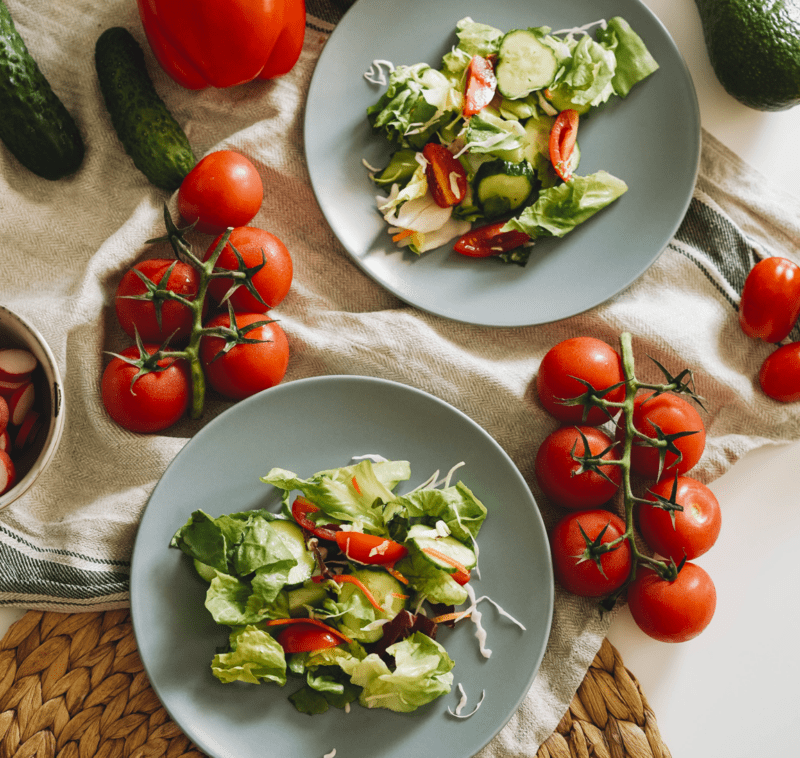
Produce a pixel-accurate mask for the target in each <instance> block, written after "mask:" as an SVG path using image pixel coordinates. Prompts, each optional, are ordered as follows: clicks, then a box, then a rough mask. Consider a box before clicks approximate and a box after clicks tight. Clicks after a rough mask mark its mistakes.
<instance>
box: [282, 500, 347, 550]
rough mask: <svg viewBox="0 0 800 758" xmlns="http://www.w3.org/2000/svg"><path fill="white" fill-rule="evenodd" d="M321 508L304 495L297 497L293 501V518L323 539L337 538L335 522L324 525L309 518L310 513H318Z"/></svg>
mask: <svg viewBox="0 0 800 758" xmlns="http://www.w3.org/2000/svg"><path fill="white" fill-rule="evenodd" d="M318 510H319V508H317V506H316V505H314V503H312V502H311V501H309V500H306V499H305V498H304V497H297V498H296V499H295V501H294V502H293V503H292V518H293V519H294V520H295V521H296V522H297V523H298V525H299V526H301V527H303V529H305V530H306V531H308V532H311V534H313V535H314V536H315V537H319V538H320V539H322V540H335V539H336V532H337V531H338V527H336V526H335V525H333V524H327V525H326V526H323V525H321V524H317V523H315V522H314V521H312V520H311V519H310V518H308V515H307V514H309V513H316V512H317V511H318Z"/></svg>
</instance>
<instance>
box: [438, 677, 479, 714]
mask: <svg viewBox="0 0 800 758" xmlns="http://www.w3.org/2000/svg"><path fill="white" fill-rule="evenodd" d="M458 689H459V692H461V699H460V700H459V701H458V705H457V706H456V709H455V710H454V711H451V710H450V708H449V707H448V708H447V712H448V713H449V714H450V715H451V716H455V717H456V718H459V719H468V718H469V717H470V716H472V715H474V714H475V712H476V711H477V710H478V708H480V707H481V704H482V703H483V699H484V698H485V697H486V690H482V691H481V697H480V700H478V703H477V705H476V706H475V707H474V708H473V709H472V710H471V711H470V712H469V713H464V714H462V713H461V711H463V710H464V706H466V704H467V693H466V692H465V691H464V687H463V686H462V685H461V682H459V683H458Z"/></svg>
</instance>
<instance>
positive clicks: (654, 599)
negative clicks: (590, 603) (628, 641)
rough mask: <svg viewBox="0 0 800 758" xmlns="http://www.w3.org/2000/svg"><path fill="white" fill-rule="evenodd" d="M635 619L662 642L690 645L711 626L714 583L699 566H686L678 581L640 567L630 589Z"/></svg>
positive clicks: (630, 603)
mask: <svg viewBox="0 0 800 758" xmlns="http://www.w3.org/2000/svg"><path fill="white" fill-rule="evenodd" d="M628 607H629V608H630V611H631V615H632V616H633V620H634V621H635V622H636V624H637V625H638V627H639V628H640V629H641V630H642V631H643V632H644V633H645V634H647V635H648V636H650V637H652V638H653V639H656V640H660V641H661V642H686V641H687V640H690V639H692V638H693V637H696V636H697V635H698V634H700V632H702V631H703V630H704V629H705V628H706V627H707V626H708V625H709V624H710V623H711V619H712V617H713V616H714V611H715V610H716V607H717V590H716V588H715V587H714V582H713V581H712V579H711V577H710V576H709V575H708V573H707V572H706V571H705V569H703V568H701V567H700V566H698V565H697V564H695V563H689V562H687V563H685V564H684V565H683V567H682V568H681V570H680V572H679V573H678V577H677V579H675V580H674V581H671V582H670V581H667V580H666V579H662V578H661V577H660V576H659V575H658V574H657V573H656V572H655V571H654V570H653V569H651V568H639V569H638V573H637V576H636V579H634V581H633V582H631V585H630V587H628Z"/></svg>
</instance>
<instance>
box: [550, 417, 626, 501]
mask: <svg viewBox="0 0 800 758" xmlns="http://www.w3.org/2000/svg"><path fill="white" fill-rule="evenodd" d="M581 433H583V435H584V437H586V441H587V442H588V445H589V454H590V455H592V456H599V455H600V453H602V452H603V451H604V450H606V449H607V448H611V449H610V450H608V452H606V453H605V454H604V455H603V460H615V461H616V460H619V453H618V452H617V450H616V449H615V448H613V447H612V446H613V444H614V440H613V439H611V437H609V436H608V435H607V434H606V433H605V432H603V431H602V430H600V429H597V428H595V427H593V426H582V427H574V426H565V427H562V428H561V429H556V430H555V431H554V432H553V433H552V434H549V435H548V436H547V437H546V438H545V440H544V442H542V444H541V445H540V446H539V450H538V452H537V454H536V478H537V480H538V482H539V486H540V487H541V488H542V492H544V494H545V496H546V497H548V498H550V499H551V500H552V501H553V502H554V503H556V504H557V505H560V506H563V507H564V508H570V509H573V510H579V509H582V508H597V506H599V505H603V503H607V502H608V501H609V500H610V499H611V498H612V497H614V494H615V493H616V491H617V490H618V489H619V485H620V482H621V481H622V472H621V470H620V467H619V466H601V467H600V470H601V471H602V472H603V474H605V475H606V476H607V477H608V479H606V478H604V477H603V476H602V474H600V473H598V472H596V471H591V470H588V471H583V472H582V473H578V471H579V470H580V469H581V463H579V462H578V461H576V460H575V459H574V458H573V457H572V456H573V454H574V455H575V456H576V457H581V456H583V455H586V446H585V445H584V442H583V438H582V437H581ZM609 479H610V480H611V481H609Z"/></svg>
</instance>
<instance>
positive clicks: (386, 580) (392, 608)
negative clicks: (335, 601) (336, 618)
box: [339, 569, 406, 643]
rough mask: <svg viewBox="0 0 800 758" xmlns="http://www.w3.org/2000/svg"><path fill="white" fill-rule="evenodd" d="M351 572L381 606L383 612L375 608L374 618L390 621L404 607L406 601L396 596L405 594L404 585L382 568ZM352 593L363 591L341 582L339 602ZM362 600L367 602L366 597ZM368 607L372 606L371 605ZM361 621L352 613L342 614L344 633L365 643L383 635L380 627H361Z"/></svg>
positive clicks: (374, 640)
mask: <svg viewBox="0 0 800 758" xmlns="http://www.w3.org/2000/svg"><path fill="white" fill-rule="evenodd" d="M351 573H352V575H353V576H354V577H356V579H358V580H359V581H361V583H362V584H363V585H364V586H365V587H366V588H367V589H368V590H369V591H370V592H371V593H372V595H373V596H374V598H375V600H376V601H377V602H378V605H380V606H381V607H382V608H383V613H381V612H380V611H377V610H376V611H375V618H376V619H387V620H388V621H391V620H392V619H393V618H394V617H395V616H396V615H397V614H398V613H400V611H402V610H403V608H405V606H406V601H405V600H404V599H403V598H402V597H397V595H404V594H406V589H405V587H403V585H402V584H400V582H398V581H397V579H395V578H394V577H393V576H391V575H390V574H388V573H387V572H386V571H384V570H383V569H379V570H371V569H358V570H357V571H353V572H351ZM354 593H359V594H361V595H362V597H363V593H362V592H361V590H360V589H358V587H356V586H355V585H353V584H343V585H342V589H341V591H340V592H339V602H343V601H345V600H347V599H348V598H350V597H351V596H352V595H353V594H354ZM364 602H365V603H368V601H367V600H366V598H365V599H364ZM370 608H372V606H371V605H370ZM362 621H363V619H360V618H358V617H357V616H356V615H355V614H353V613H345V614H343V615H342V620H341V624H342V626H343V627H347V631H345V632H344V633H345V634H347V636H348V637H351V638H352V639H355V640H359V641H361V642H367V643H369V642H376V641H377V640H379V639H380V638H381V637H382V636H383V630H382V629H381V628H377V629H369V630H368V629H362V628H361V624H362Z"/></svg>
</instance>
